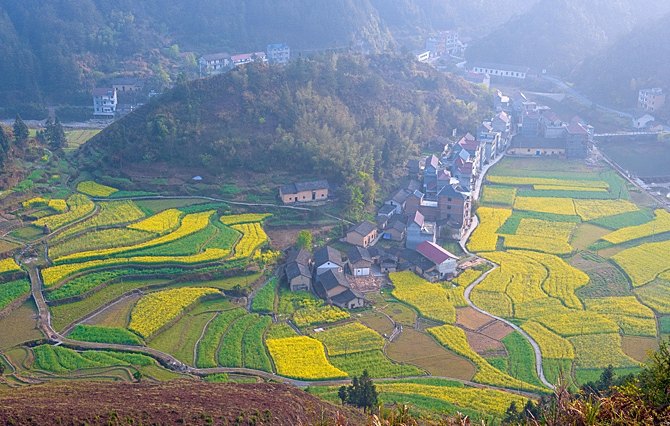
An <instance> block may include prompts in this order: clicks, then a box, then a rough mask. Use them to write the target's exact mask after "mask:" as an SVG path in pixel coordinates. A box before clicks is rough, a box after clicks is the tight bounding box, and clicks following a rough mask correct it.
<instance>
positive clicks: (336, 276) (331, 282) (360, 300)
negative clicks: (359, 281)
mask: <svg viewBox="0 0 670 426" xmlns="http://www.w3.org/2000/svg"><path fill="white" fill-rule="evenodd" d="M314 289H315V291H316V294H317V295H318V296H319V297H320V298H322V299H324V300H326V301H327V302H328V303H331V304H333V305H335V306H339V307H340V308H346V309H355V308H361V307H363V306H364V305H365V298H364V297H363V295H362V294H361V293H359V292H358V291H356V290H353V289H352V288H351V285H350V284H349V281H348V280H347V277H346V276H345V275H344V274H343V273H342V272H341V271H337V270H333V269H329V270H328V271H326V272H324V273H323V274H321V275H318V276H317V277H316V282H315V283H314Z"/></svg>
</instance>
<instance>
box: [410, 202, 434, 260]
mask: <svg viewBox="0 0 670 426" xmlns="http://www.w3.org/2000/svg"><path fill="white" fill-rule="evenodd" d="M406 235H407V241H406V243H405V247H407V248H408V249H412V250H415V249H416V247H417V246H418V245H419V244H420V243H422V242H424V241H431V242H435V224H434V223H431V222H426V221H425V220H424V216H423V215H422V214H421V212H419V211H417V212H416V213H414V216H413V217H412V218H411V219H410V220H409V222H408V224H407V230H406Z"/></svg>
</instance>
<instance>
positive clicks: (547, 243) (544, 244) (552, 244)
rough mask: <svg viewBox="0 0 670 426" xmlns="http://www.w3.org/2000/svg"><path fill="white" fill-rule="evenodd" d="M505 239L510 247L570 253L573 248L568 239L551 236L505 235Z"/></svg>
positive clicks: (507, 246)
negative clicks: (563, 239)
mask: <svg viewBox="0 0 670 426" xmlns="http://www.w3.org/2000/svg"><path fill="white" fill-rule="evenodd" d="M538 235H541V234H538ZM504 239H505V243H504V245H505V248H508V249H523V250H538V251H541V252H544V253H551V254H569V253H571V252H572V250H573V248H572V246H571V245H570V244H569V243H568V242H567V241H562V240H559V239H556V238H550V237H542V236H537V237H535V236H530V235H505V236H504Z"/></svg>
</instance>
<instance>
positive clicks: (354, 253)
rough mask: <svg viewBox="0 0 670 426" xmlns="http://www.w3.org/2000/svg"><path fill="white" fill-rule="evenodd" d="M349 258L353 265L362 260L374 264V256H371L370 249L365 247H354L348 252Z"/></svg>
mask: <svg viewBox="0 0 670 426" xmlns="http://www.w3.org/2000/svg"><path fill="white" fill-rule="evenodd" d="M347 257H348V258H349V262H352V263H357V262H360V261H361V260H363V261H366V262H370V263H372V256H371V255H370V252H369V251H368V249H366V248H363V247H352V248H351V249H349V251H348V252H347Z"/></svg>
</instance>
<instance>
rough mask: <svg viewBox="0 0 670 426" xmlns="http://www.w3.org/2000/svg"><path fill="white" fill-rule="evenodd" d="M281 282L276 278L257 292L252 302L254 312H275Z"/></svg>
mask: <svg viewBox="0 0 670 426" xmlns="http://www.w3.org/2000/svg"><path fill="white" fill-rule="evenodd" d="M278 286H279V281H278V280H277V279H276V278H273V279H271V280H270V281H268V282H267V283H266V284H265V285H264V286H263V287H262V288H261V289H260V290H258V291H257V292H256V295H255V296H254V300H253V301H252V302H251V310H252V311H254V312H262V313H270V312H274V310H275V296H276V294H277V287H278Z"/></svg>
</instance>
